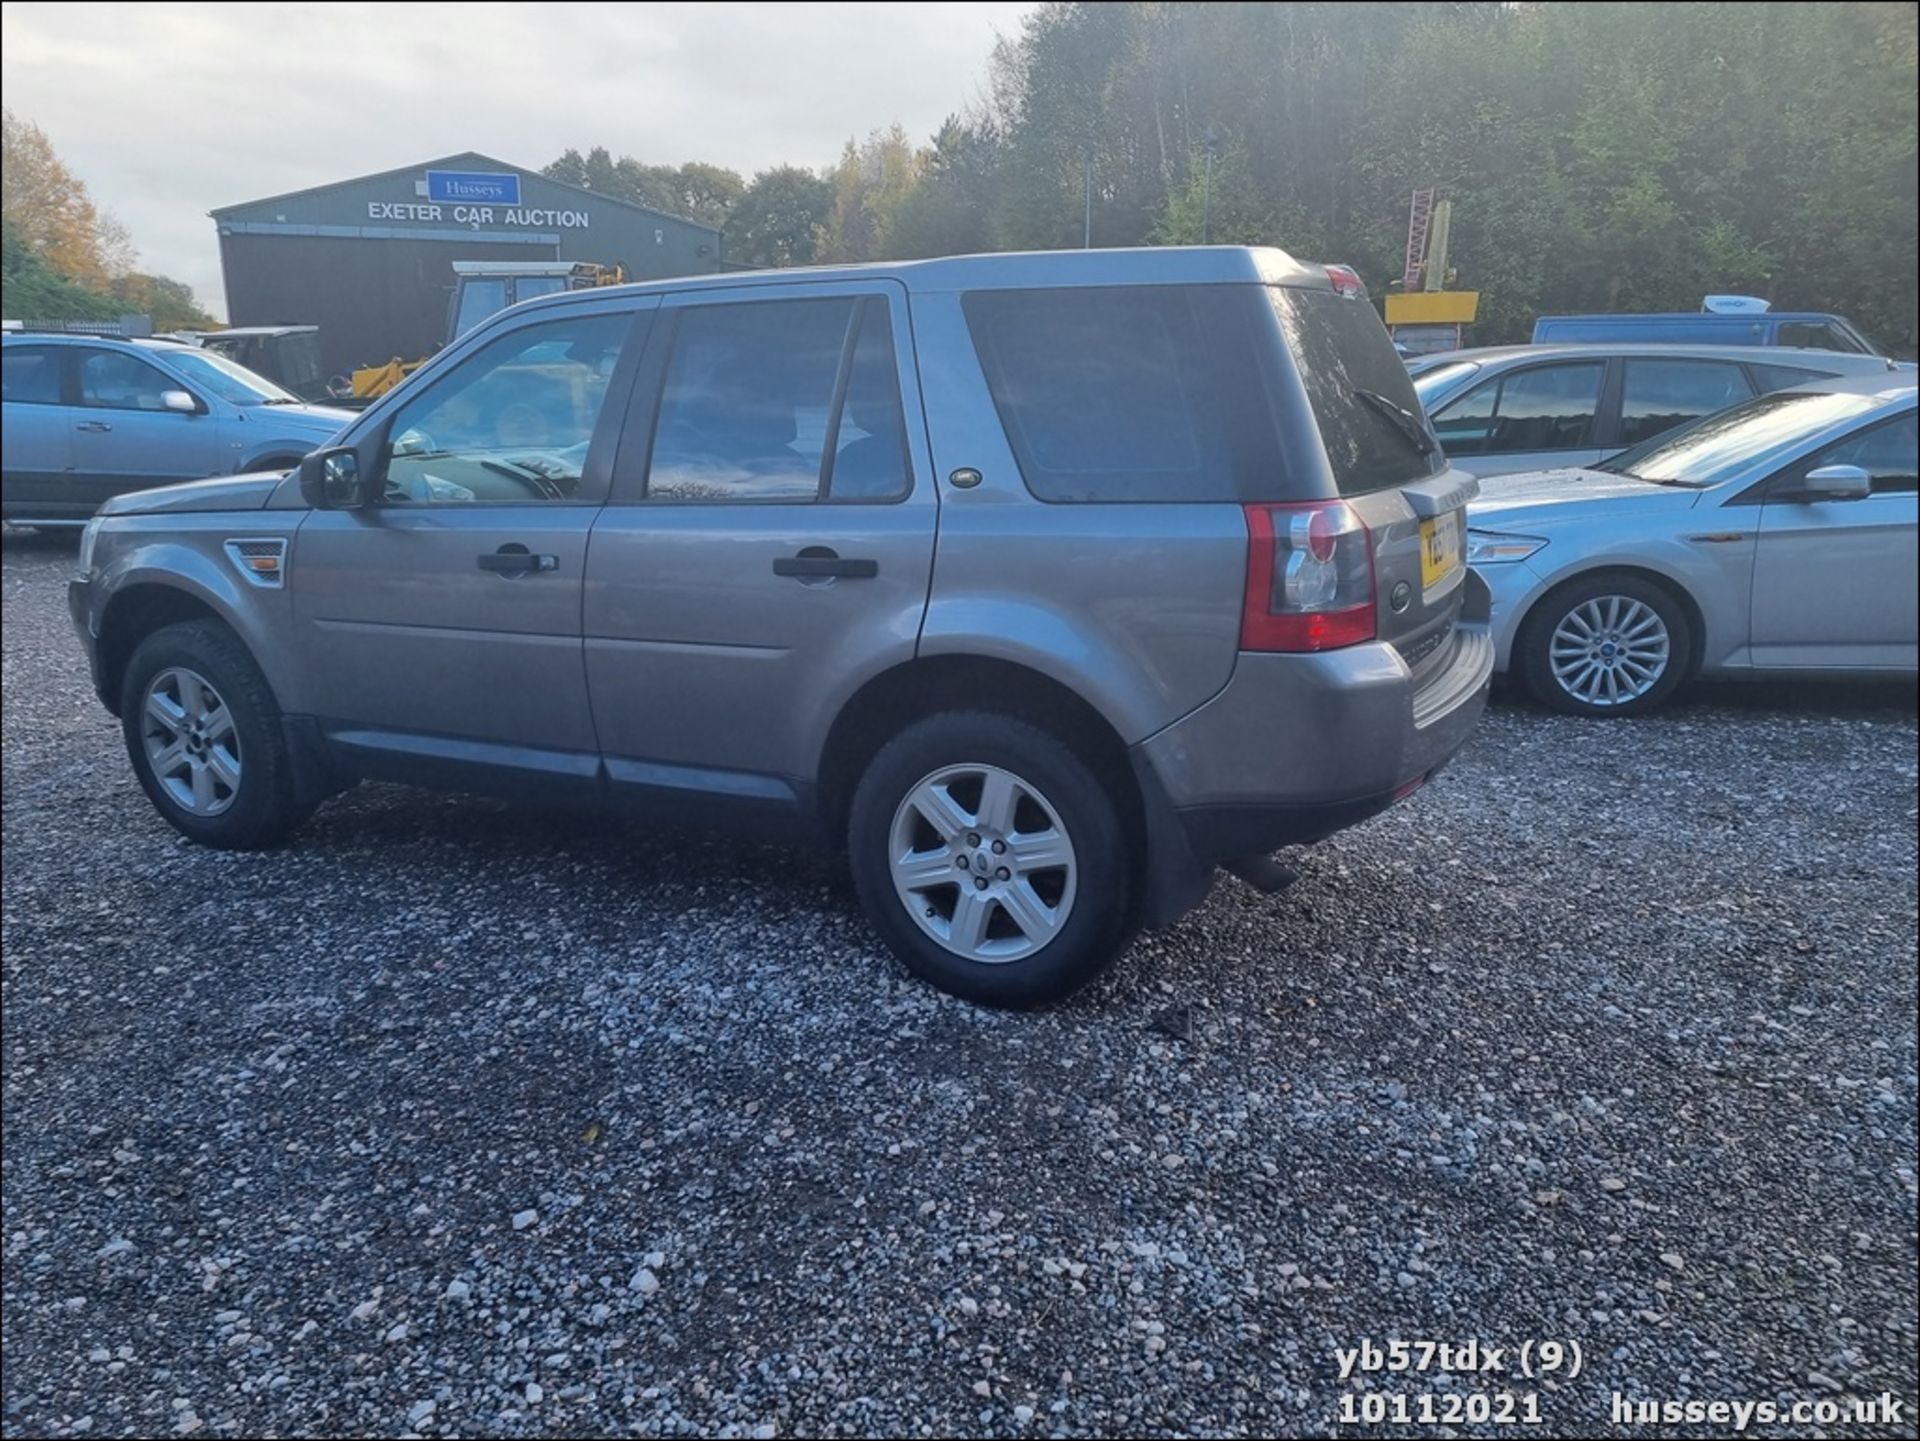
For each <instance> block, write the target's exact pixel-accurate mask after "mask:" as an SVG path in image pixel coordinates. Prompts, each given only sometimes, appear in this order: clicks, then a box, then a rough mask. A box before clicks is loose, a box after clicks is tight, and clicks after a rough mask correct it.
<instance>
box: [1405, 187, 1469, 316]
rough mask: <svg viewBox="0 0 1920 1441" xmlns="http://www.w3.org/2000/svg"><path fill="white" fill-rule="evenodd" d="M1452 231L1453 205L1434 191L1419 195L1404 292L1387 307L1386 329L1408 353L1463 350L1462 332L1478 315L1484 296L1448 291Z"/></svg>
mask: <svg viewBox="0 0 1920 1441" xmlns="http://www.w3.org/2000/svg"><path fill="white" fill-rule="evenodd" d="M1452 231H1453V202H1452V201H1450V200H1435V199H1434V194H1433V192H1432V191H1431V190H1416V191H1414V192H1413V208H1412V210H1411V211H1410V212H1409V214H1408V217H1407V262H1406V268H1405V271H1404V272H1403V274H1402V275H1401V277H1400V292H1399V294H1397V295H1389V296H1387V298H1386V305H1385V310H1386V320H1387V329H1388V331H1390V332H1391V333H1392V335H1393V338H1394V340H1395V341H1396V342H1397V343H1399V344H1400V345H1401V346H1402V347H1403V348H1404V349H1405V350H1406V351H1408V352H1411V353H1414V354H1424V353H1427V352H1430V351H1436V350H1458V349H1459V348H1460V341H1461V330H1462V328H1463V327H1465V326H1468V325H1471V324H1473V320H1474V317H1475V316H1476V315H1477V314H1479V311H1480V292H1479V291H1477V290H1448V289H1447V288H1446V287H1447V282H1448V281H1449V280H1450V279H1451V278H1452V273H1451V272H1450V271H1449V270H1448V268H1447V242H1448V240H1449V239H1450V238H1451V235H1452Z"/></svg>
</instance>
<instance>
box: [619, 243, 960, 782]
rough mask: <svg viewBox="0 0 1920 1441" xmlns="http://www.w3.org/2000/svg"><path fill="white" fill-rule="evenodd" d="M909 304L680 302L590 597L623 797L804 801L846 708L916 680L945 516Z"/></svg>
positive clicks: (767, 289)
mask: <svg viewBox="0 0 1920 1441" xmlns="http://www.w3.org/2000/svg"><path fill="white" fill-rule="evenodd" d="M912 357H913V349H912V339H911V332H910V330H909V328H908V321H907V307H906V296H905V292H904V289H903V288H902V287H901V286H900V285H899V284H898V283H897V282H894V281H889V280H885V279H867V280H846V281H823V282H813V283H806V284H775V285H758V286H740V287H737V288H726V289H712V290H697V291H690V292H686V293H682V294H679V295H675V296H670V297H668V299H667V301H666V302H665V303H664V304H663V305H662V307H661V312H660V318H659V323H658V324H657V326H656V327H655V329H654V333H653V336H652V338H651V340H650V341H649V344H648V347H647V354H646V358H645V360H644V361H643V363H642V365H641V369H640V374H639V377H638V379H637V380H636V382H635V385H634V389H633V396H632V401H631V404H630V407H629V412H628V414H629V418H628V421H627V424H626V426H625V428H624V431H623V434H622V438H621V444H620V452H619V456H618V458H617V460H616V462H615V466H614V478H613V489H612V493H611V497H610V500H609V504H608V505H607V508H606V510H605V511H604V512H603V513H602V515H601V517H600V519H599V521H598V523H597V524H596V526H595V528H594V533H593V548H592V553H591V555H590V556H589V558H588V565H587V584H586V596H585V612H584V615H585V632H586V666H587V679H588V684H589V686H590V688H591V691H592V697H593V716H594V722H595V725H596V726H597V728H598V731H599V738H600V745H601V748H602V750H603V752H604V753H605V757H606V766H607V773H608V776H609V779H610V781H611V782H612V784H613V786H614V787H615V789H616V790H618V789H627V790H632V791H640V792H645V793H647V794H649V795H651V796H652V797H654V798H656V799H661V798H667V799H670V798H673V797H674V796H676V795H677V796H679V797H681V798H685V799H690V800H697V801H702V802H705V801H711V800H713V799H721V800H727V799H731V800H734V801H748V802H760V803H763V804H769V805H772V806H774V807H778V808H785V807H791V806H793V805H795V804H796V803H797V802H799V801H800V800H801V799H802V798H803V795H804V791H805V788H806V786H807V784H808V783H809V782H811V780H812V779H813V772H814V767H815V763H816V760H817V757H818V754H819V750H820V746H821V744H822V742H823V741H824V738H825V733H826V728H827V726H828V724H829V723H830V722H831V720H832V718H833V716H834V715H835V714H836V713H837V712H838V710H839V708H840V705H841V703H842V702H843V701H844V700H845V699H846V698H847V697H848V696H849V695H851V694H852V692H853V691H854V690H855V689H857V688H858V686H859V685H860V684H861V683H863V682H864V681H865V680H867V679H869V678H870V677H872V676H873V675H875V674H877V673H878V672H879V671H881V670H883V669H885V668H887V667H888V666H891V665H893V664H896V663H898V662H900V661H904V660H907V659H910V658H911V657H912V655H913V652H914V644H915V641H916V639H917V637H918V635H919V630H920V623H921V617H922V615H923V614H924V612H925V609H926V603H927V584H928V577H929V574H930V572H931V569H932V563H933V544H934V529H935V517H936V514H937V507H936V501H935V496H934V489H933V477H932V471H931V468H930V464H929V459H928V454H927V448H926V426H925V423H924V421H923V419H922V416H921V411H920V388H919V385H918V383H917V382H916V379H915V375H914V369H913V360H912Z"/></svg>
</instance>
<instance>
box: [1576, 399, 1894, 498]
mask: <svg viewBox="0 0 1920 1441" xmlns="http://www.w3.org/2000/svg"><path fill="white" fill-rule="evenodd" d="M1873 405H1874V401H1873V399H1872V397H1871V396H1865V395H1830V394H1827V393H1825V392H1821V391H1796V390H1776V391H1775V392H1774V393H1773V394H1771V395H1762V396H1759V397H1757V398H1756V399H1753V400H1749V401H1747V402H1745V403H1744V404H1741V405H1736V406H1733V407H1731V408H1730V409H1727V410H1722V411H1717V412H1715V413H1714V414H1712V415H1707V416H1702V417H1701V418H1700V419H1699V420H1696V421H1695V422H1694V423H1693V424H1692V425H1689V426H1684V427H1682V428H1681V429H1679V430H1670V431H1668V432H1667V433H1666V434H1664V435H1658V436H1655V437H1654V438H1653V439H1652V440H1648V441H1644V442H1642V443H1641V444H1639V445H1636V446H1635V447H1634V448H1633V449H1631V450H1624V451H1622V452H1621V453H1620V454H1618V455H1616V456H1615V457H1614V458H1613V459H1612V460H1609V461H1607V462H1606V463H1605V464H1604V465H1602V466H1600V467H1599V469H1601V470H1610V471H1614V472H1616V473H1618V474H1621V475H1630V476H1632V477H1633V478H1634V479H1636V480H1651V481H1656V482H1658V483H1660V484H1662V485H1686V486H1693V487H1695V488H1702V489H1703V488H1705V487H1706V486H1709V485H1718V484H1719V483H1720V482H1721V481H1723V480H1726V479H1727V478H1729V477H1730V476H1733V475H1735V474H1737V473H1738V472H1740V471H1743V470H1745V469H1747V468H1748V467H1749V466H1751V465H1753V464H1754V463H1755V462H1756V461H1761V460H1765V459H1767V458H1769V457H1772V456H1783V455H1784V454H1785V453H1786V452H1787V451H1790V450H1792V449H1793V448H1794V447H1795V446H1797V445H1799V444H1800V443H1801V442H1802V441H1804V440H1806V439H1807V438H1808V437H1809V436H1810V435H1812V434H1813V433H1814V432H1815V431H1817V430H1820V429H1822V428H1823V427H1825V426H1828V425H1832V424H1833V423H1834V422H1835V421H1840V420H1845V419H1847V418H1848V417H1849V416H1855V415H1861V414H1864V413H1865V412H1867V411H1869V410H1871V409H1872V408H1873Z"/></svg>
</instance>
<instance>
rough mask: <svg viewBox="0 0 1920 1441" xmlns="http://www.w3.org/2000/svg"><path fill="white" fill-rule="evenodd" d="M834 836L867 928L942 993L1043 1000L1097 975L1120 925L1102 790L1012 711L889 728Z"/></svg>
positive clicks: (1122, 866)
mask: <svg viewBox="0 0 1920 1441" xmlns="http://www.w3.org/2000/svg"><path fill="white" fill-rule="evenodd" d="M989 786H991V787H992V788H993V790H992V793H991V795H990V794H989V791H988V787H989ZM1009 795H1011V797H1012V799H1011V801H1008V799H1007V797H1008V796H1009ZM930 815H938V816H939V818H940V823H939V824H938V825H936V823H935V821H934V820H933V819H930V818H929V817H930ZM847 839H848V848H849V854H850V859H851V866H852V871H853V880H854V886H855V889H856V890H857V892H858V893H859V896H860V902H861V905H862V907H863V908H864V909H865V911H866V914H867V916H868V918H869V919H870V920H871V921H872V923H873V925H874V928H875V929H876V930H878V931H879V932H880V935H881V938H882V939H883V940H885V941H886V943H887V945H888V947H889V948H890V949H891V950H892V951H893V953H894V954H895V955H896V956H898V957H899V958H900V960H901V962H902V963H903V964H904V965H905V966H906V967H907V969H908V970H909V971H911V972H913V974H914V975H916V976H919V977H920V978H921V979H922V980H925V981H928V982H930V983H932V984H933V985H935V986H937V987H939V988H940V989H941V990H943V991H946V992H948V993H949V994H951V995H955V996H960V997H962V998H964V999H966V1000H970V1001H976V1002H979V1003H981V1004H984V1005H989V1006H1004V1007H1012V1008H1017V1009H1025V1008H1028V1007H1033V1006H1041V1005H1045V1004H1047V1003H1049V1002H1051V1001H1056V1000H1059V999H1060V998H1061V997H1063V996H1066V995H1068V994H1069V993H1071V992H1072V991H1075V990H1077V989H1078V988H1079V987H1081V986H1084V985H1085V984H1086V983H1087V982H1089V981H1091V980H1092V979H1093V978H1094V977H1095V976H1097V975H1099V974H1100V973H1101V972H1102V971H1103V970H1105V969H1106V968H1107V967H1108V966H1109V965H1110V964H1112V962H1113V960H1114V958H1115V957H1116V956H1117V955H1118V953H1119V951H1120V950H1121V949H1122V948H1123V947H1124V945H1125V943H1126V940H1127V938H1128V936H1129V935H1130V934H1131V930H1132V922H1131V918H1132V915H1133V898H1132V895H1131V892H1132V888H1133V887H1132V877H1133V867H1132V866H1131V865H1130V864H1129V859H1130V858H1129V854H1128V843H1127V830H1126V825H1125V822H1124V819H1123V817H1122V814H1121V811H1120V808H1119V806H1118V805H1117V804H1116V801H1115V798H1114V796H1113V794H1112V793H1111V791H1110V790H1109V788H1108V787H1107V786H1106V785H1105V784H1104V783H1103V782H1102V781H1101V779H1100V777H1099V776H1098V775H1097V774H1095V772H1094V771H1093V769H1092V768H1091V767H1090V766H1088V764H1087V763H1086V762H1085V761H1084V760H1082V759H1081V757H1080V756H1079V755H1078V754H1076V753H1075V752H1074V750H1073V749H1072V748H1071V747H1070V746H1068V745H1067V744H1066V743H1065V742H1063V741H1062V740H1060V739H1059V738H1058V737H1057V736H1055V735H1053V734H1051V733H1050V732H1048V731H1045V730H1042V729H1040V728H1039V727H1037V726H1033V725H1030V724H1028V723H1027V722H1025V721H1022V720H1017V719H1015V718H1013V717H1011V716H1005V715H998V714H993V713H990V712H972V711H968V712H955V713H951V714H946V715H939V716H933V717H930V718H928V719H926V720H922V721H918V722H916V723H915V724H913V725H910V726H908V727H907V728H906V729H905V730H903V731H901V732H900V733H899V734H898V735H896V736H895V737H894V738H893V739H892V740H890V741H889V742H888V743H887V744H886V745H885V746H883V747H882V748H881V749H880V750H879V751H878V752H877V753H876V754H875V755H874V757H873V760H872V761H871V762H870V763H869V764H868V766H867V769H866V773H865V774H864V775H862V776H861V778H860V781H859V784H858V786H857V787H856V788H855V790H854V795H853V803H852V807H851V812H850V815H849V819H848V828H847ZM896 860H898V861H899V862H900V864H899V865H896ZM1056 862H1063V863H1062V864H1055V863H1056ZM963 863H964V867H965V868H964V869H962V864H963ZM947 867H950V869H946V870H945V871H944V875H943V874H942V873H941V872H942V870H943V868H947ZM946 876H950V877H951V878H952V879H951V880H950V881H949V880H947V879H945V877H946Z"/></svg>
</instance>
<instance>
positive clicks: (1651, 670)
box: [1547, 595, 1673, 708]
mask: <svg viewBox="0 0 1920 1441" xmlns="http://www.w3.org/2000/svg"><path fill="white" fill-rule="evenodd" d="M1547 658H1548V662H1549V664H1551V666H1552V667H1553V678H1554V680H1555V681H1557V682H1558V683H1559V685H1560V688H1561V689H1562V690H1564V691H1565V692H1566V693H1567V694H1568V695H1570V696H1572V697H1573V698H1574V699H1575V700H1577V701H1580V702H1581V703H1582V704H1584V705H1590V706H1594V707H1598V708H1610V707H1613V706H1622V705H1626V704H1628V703H1629V702H1632V701H1636V700H1639V699H1640V698H1641V697H1642V696H1644V695H1645V694H1647V692H1648V691H1650V690H1652V689H1653V688H1654V687H1655V686H1656V685H1658V684H1659V683H1660V678H1661V677H1662V676H1663V675H1665V674H1666V673H1667V666H1668V665H1669V664H1671V662H1672V659H1673V637H1672V636H1671V635H1670V634H1669V633H1668V631H1667V623H1666V622H1665V621H1664V620H1662V619H1661V618H1660V612H1658V611H1657V610H1655V609H1654V608H1653V607H1652V606H1650V605H1648V604H1647V603H1646V602H1645V601H1643V600H1637V599H1635V598H1634V597H1633V596H1630V595H1600V596H1595V597H1594V598H1593V599H1591V600H1586V601H1582V602H1581V603H1580V604H1579V605H1577V606H1575V607H1574V608H1573V609H1572V610H1570V611H1568V612H1567V613H1566V614H1565V615H1564V616H1562V617H1561V618H1560V624H1559V625H1557V626H1555V627H1554V630H1553V636H1552V638H1551V639H1550V640H1549V641H1548V644H1547Z"/></svg>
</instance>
